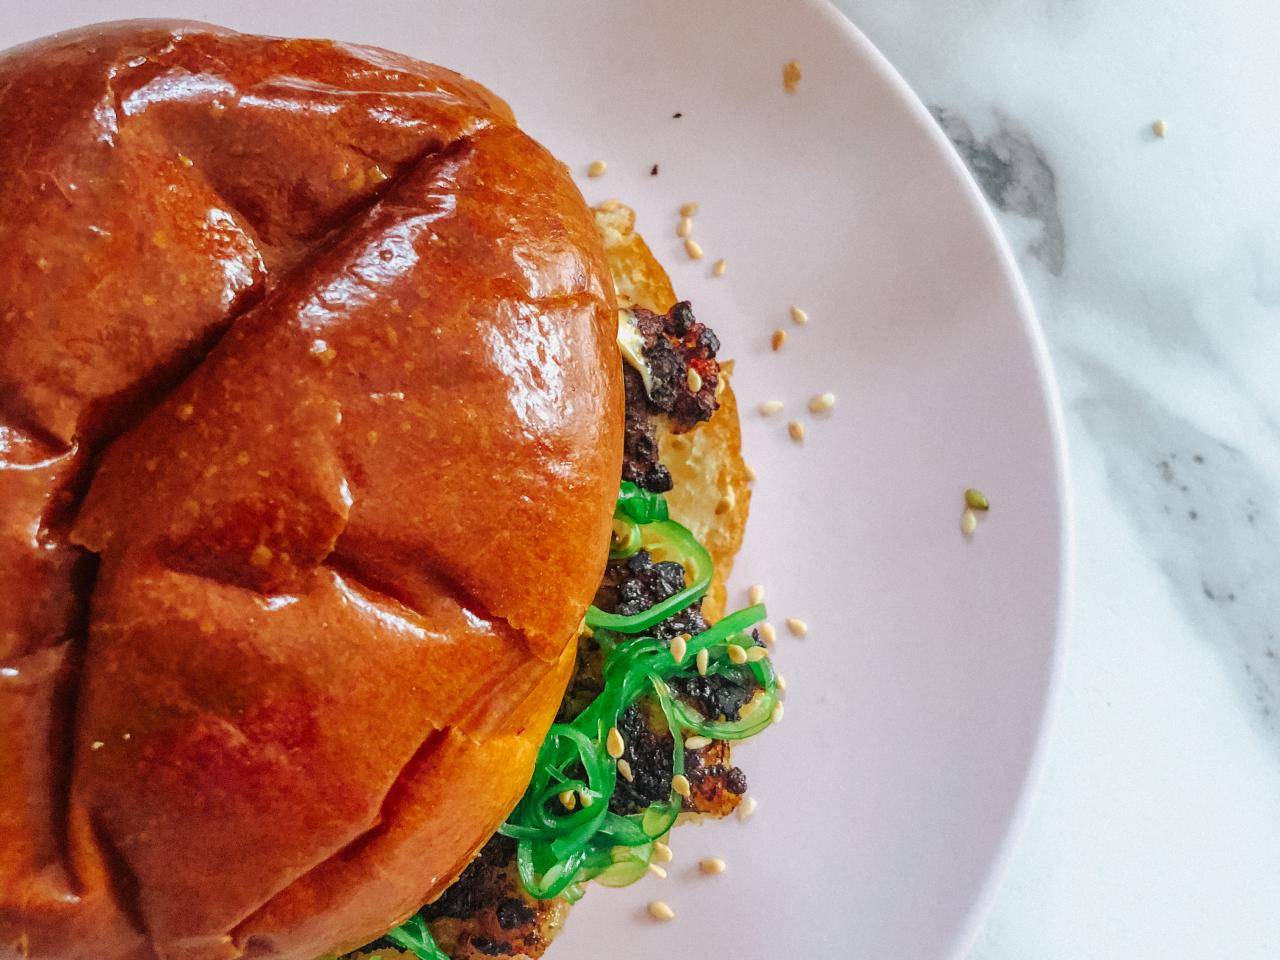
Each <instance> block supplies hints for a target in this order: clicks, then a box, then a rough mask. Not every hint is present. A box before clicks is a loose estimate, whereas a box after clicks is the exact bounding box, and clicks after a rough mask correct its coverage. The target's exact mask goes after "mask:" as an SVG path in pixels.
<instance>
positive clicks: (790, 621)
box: [787, 617, 809, 637]
mask: <svg viewBox="0 0 1280 960" xmlns="http://www.w3.org/2000/svg"><path fill="white" fill-rule="evenodd" d="M787 629H788V630H790V631H791V635H792V636H793V637H804V636H808V634H809V625H808V624H807V623H805V622H804V621H803V620H801V619H800V618H799V617H787Z"/></svg>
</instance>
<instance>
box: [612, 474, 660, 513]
mask: <svg viewBox="0 0 1280 960" xmlns="http://www.w3.org/2000/svg"><path fill="white" fill-rule="evenodd" d="M614 513H615V514H619V513H621V514H625V515H626V516H628V517H630V518H631V519H632V520H634V521H635V522H636V523H653V522H654V521H655V520H666V519H667V518H668V517H667V498H666V497H664V496H663V495H662V494H660V493H650V492H649V491H648V490H642V489H641V488H640V487H637V486H636V485H635V484H634V483H632V482H631V481H630V480H623V481H622V486H621V487H620V488H619V490H618V505H617V507H616V508H615V510H614Z"/></svg>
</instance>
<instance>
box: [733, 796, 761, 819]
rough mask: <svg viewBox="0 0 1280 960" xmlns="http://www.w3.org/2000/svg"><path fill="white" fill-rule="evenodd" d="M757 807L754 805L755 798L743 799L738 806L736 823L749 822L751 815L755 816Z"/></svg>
mask: <svg viewBox="0 0 1280 960" xmlns="http://www.w3.org/2000/svg"><path fill="white" fill-rule="evenodd" d="M757 806H759V804H757V803H756V798H755V797H743V798H742V802H741V803H740V804H738V821H739V822H740V823H746V822H747V821H748V820H750V819H751V817H752V815H753V814H755V812H756V807H757Z"/></svg>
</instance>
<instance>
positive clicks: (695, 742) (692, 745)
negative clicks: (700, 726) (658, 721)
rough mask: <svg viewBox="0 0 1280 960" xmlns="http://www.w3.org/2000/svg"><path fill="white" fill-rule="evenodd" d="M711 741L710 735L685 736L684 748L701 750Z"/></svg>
mask: <svg viewBox="0 0 1280 960" xmlns="http://www.w3.org/2000/svg"><path fill="white" fill-rule="evenodd" d="M710 743H711V738H710V737H685V739H684V748H685V749H686V750H701V749H702V748H703V747H705V746H709V745H710Z"/></svg>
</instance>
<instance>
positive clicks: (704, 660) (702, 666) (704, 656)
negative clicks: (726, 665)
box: [694, 648, 711, 677]
mask: <svg viewBox="0 0 1280 960" xmlns="http://www.w3.org/2000/svg"><path fill="white" fill-rule="evenodd" d="M710 661H711V654H710V653H709V652H708V651H707V650H706V649H705V648H704V649H702V650H699V651H698V656H697V657H696V658H694V662H695V663H697V665H698V676H700V677H705V676H706V675H707V665H708V664H709V663H710Z"/></svg>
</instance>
